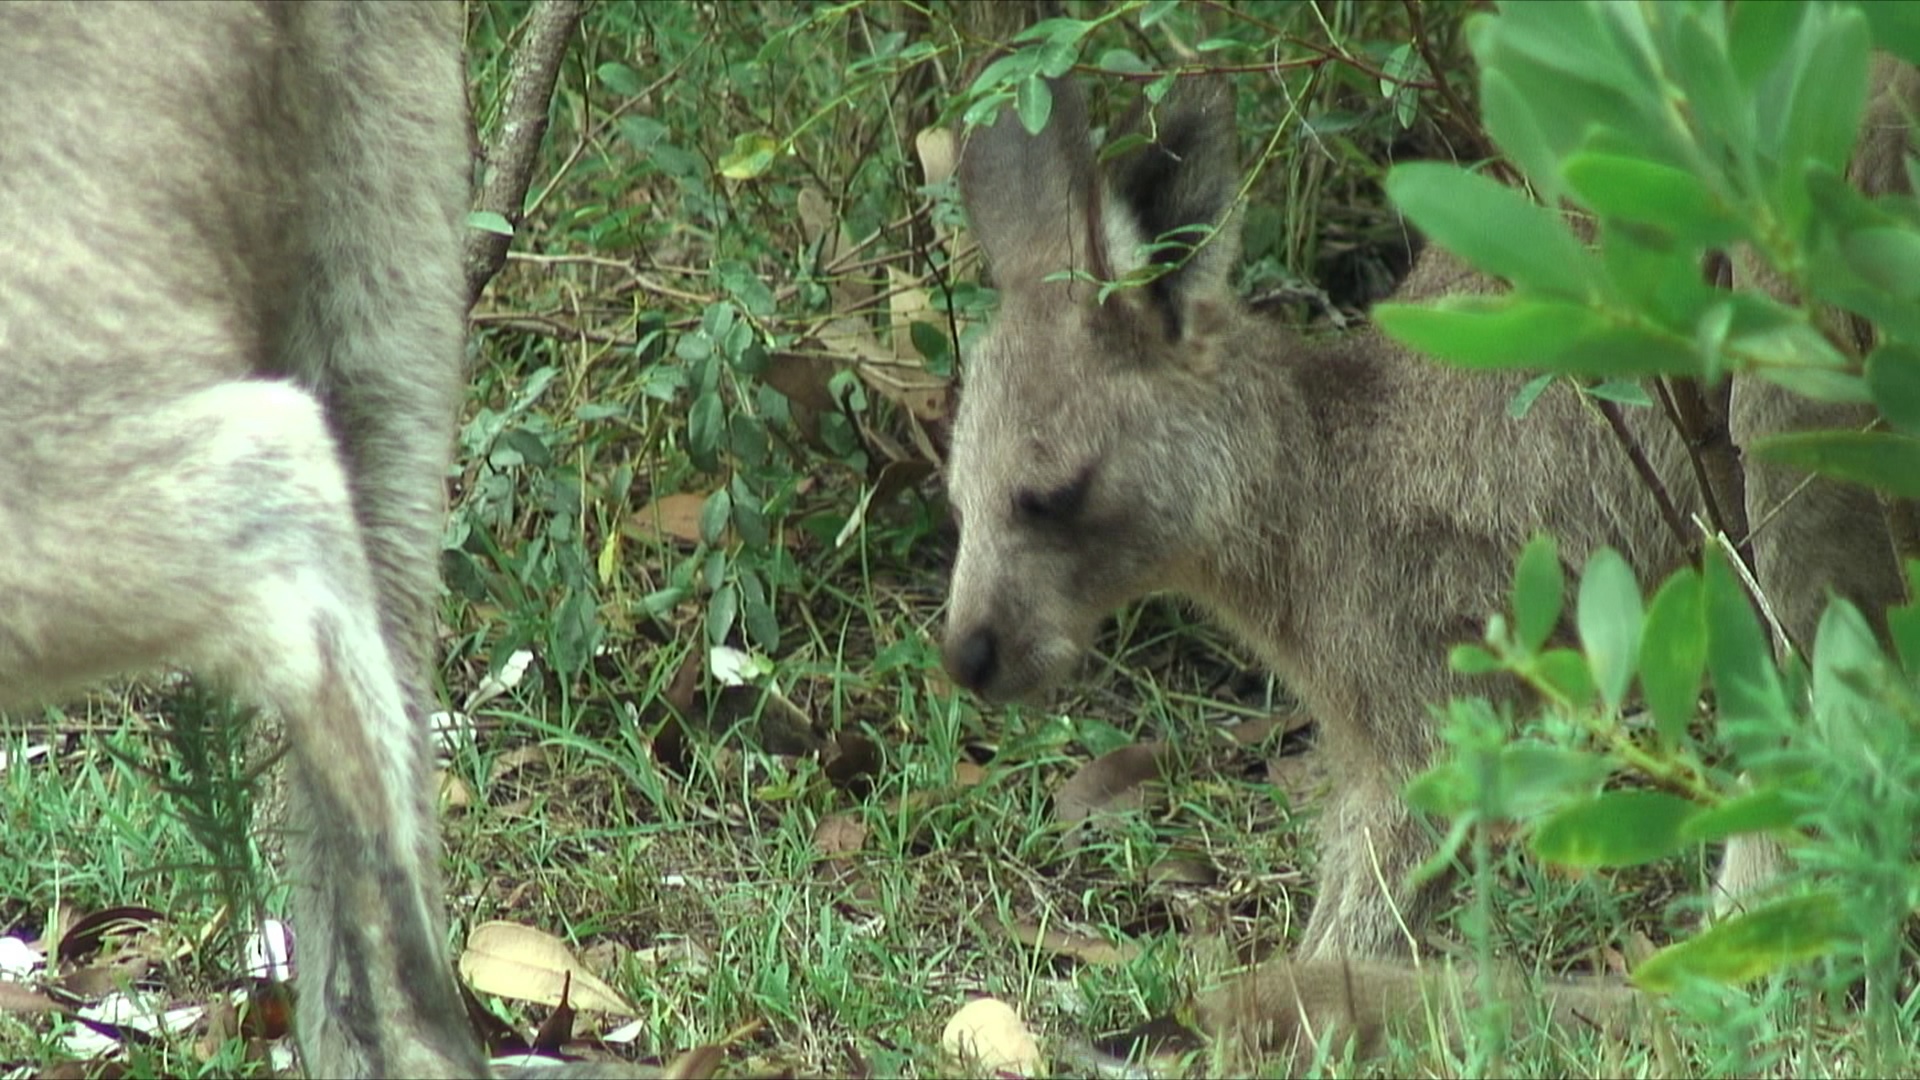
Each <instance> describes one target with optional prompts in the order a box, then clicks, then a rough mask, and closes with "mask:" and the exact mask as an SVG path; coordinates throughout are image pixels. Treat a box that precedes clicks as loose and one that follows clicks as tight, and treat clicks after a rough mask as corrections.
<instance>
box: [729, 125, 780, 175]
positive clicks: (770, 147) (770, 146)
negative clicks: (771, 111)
mask: <svg viewBox="0 0 1920 1080" xmlns="http://www.w3.org/2000/svg"><path fill="white" fill-rule="evenodd" d="M779 151H780V144H779V143H777V142H774V141H773V139H772V138H771V137H769V136H766V135H761V134H758V133H753V132H749V133H745V134H741V135H735V136H734V137H733V147H732V149H730V150H728V151H727V152H726V153H725V154H722V155H720V175H721V176H724V177H726V178H727V179H729V180H752V179H753V178H755V177H757V176H759V175H761V174H762V173H765V172H766V171H767V170H768V169H770V168H772V167H773V158H774V155H775V154H777V153H779Z"/></svg>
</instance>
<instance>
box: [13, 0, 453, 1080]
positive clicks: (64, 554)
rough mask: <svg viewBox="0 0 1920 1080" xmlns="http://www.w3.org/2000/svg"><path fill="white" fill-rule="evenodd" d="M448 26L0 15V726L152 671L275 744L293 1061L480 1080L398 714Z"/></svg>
mask: <svg viewBox="0 0 1920 1080" xmlns="http://www.w3.org/2000/svg"><path fill="white" fill-rule="evenodd" d="M460 46H461V8H460V6H459V5H457V4H411V3H393V4H389V3H366V4H359V3H331V2H317V3H298V4H288V5H285V6H279V5H261V4H255V3H222V2H215V3H163V4H129V5H106V4H95V3H84V4H79V3H49V4H21V3H10V4H5V5H0V192H3V194H0V244H3V245H4V250H3V251H0V703H4V704H16V705H17V704H20V703H23V702H27V701H30V700H35V699H45V698H47V697H49V696H50V695H57V694H61V693H66V692H69V691H71V690H73V689H74V688H76V687H80V686H83V685H84V684H85V683H87V682H88V681H90V680H94V679H98V678H101V677H104V676H108V675H113V674H116V673H121V672H131V671H137V670H140V669H144V668H149V667H152V666H154V665H157V664H161V663H178V664H182V665H185V666H187V667H190V668H192V669H194V670H195V671H197V672H199V673H201V674H202V675H205V676H208V677H211V678H215V679H218V680H221V681H222V682H224V683H225V684H226V685H228V686H230V687H231V688H232V689H233V691H234V693H235V694H236V695H237V696H238V697H240V698H242V699H244V700H245V701H247V702H250V703H254V704H258V705H263V706H268V707H270V708H271V709H273V710H275V711H276V712H277V713H279V714H280V715H281V716H282V717H283V719H284V722H285V725H286V729H287V732H288V736H289V742H290V749H289V761H290V768H291V773H292V776H291V783H292V788H291V795H290V798H291V805H290V809H289V812H288V823H289V828H290V836H289V839H288V851H289V863H290V872H291V873H292V875H293V878H294V885H295V893H294V898H295V899H294V917H295V924H296V927H297V929H298V930H299V931H300V937H299V956H298V960H299V964H300V980H299V981H300V990H301V995H300V1010H299V1028H300V1040H301V1045H302V1048H303V1051H304V1055H305V1058H306V1062H307V1065H308V1067H309V1068H310V1069H312V1070H313V1071H314V1072H315V1073H317V1074H320V1075H328V1076H347V1075H406V1076H430V1075H433V1076H470V1075H476V1074H478V1073H479V1072H481V1071H482V1070H483V1069H484V1060H483V1058H482V1055H481V1052H480V1049H479V1045H478V1042H477V1040H476V1039H475V1037H474V1035H473V1033H472V1031H471V1028H470V1027H469V1025H468V1023H467V1020H466V1017H465V1012H464V1009H463V1006H462V1004H461V1001H460V998H459V995H458V993H457V990H456V987H455V984H454V981H453V975H452V970H451V967H450V965H449V963H448V959H447V955H446V944H445V929H444V914H443V910H442V904H443V900H442V894H441V887H440V875H439V872H438V865H439V857H440V852H439V844H438V834H437V830H436V826H435V822H434V816H433V809H432V806H431V805H430V799H431V797H432V789H431V786H430V785H429V783H428V778H429V769H430V764H431V762H430V759H429V753H428V747H427V744H426V731H425V727H424V724H425V716H426V714H427V711H428V709H429V707H430V703H431V701H432V691H431V667H430V660H431V656H432V651H433V610H434V607H435V604H436V601H437V595H438V570H437V560H438V554H439V546H440V545H439V537H440V530H441V528H442V519H443V514H444V498H445V496H444V483H445V476H446V471H447V467H448V464H449V459H450V454H451V442H452V438H451V436H452V425H453V420H454V415H455V409H456V406H457V402H458V400H459V395H460V393H461V386H462V370H461V365H462V345H461V340H462V333H463V326H464V313H465V303H464V283H463V281H462V278H461V270H460V254H461V238H462V233H461V229H462V219H463V215H464V212H465V209H466V204H467V196H468V183H469V175H468V174H469V168H470V157H469V145H468V138H469V136H468V128H467V121H466V99H465V83H464V68H463V64H462V61H461V52H460Z"/></svg>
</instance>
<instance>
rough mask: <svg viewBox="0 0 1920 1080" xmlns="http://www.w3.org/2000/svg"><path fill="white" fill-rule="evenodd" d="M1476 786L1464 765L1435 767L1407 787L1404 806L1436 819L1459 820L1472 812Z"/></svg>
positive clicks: (1449, 763)
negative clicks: (1463, 815)
mask: <svg viewBox="0 0 1920 1080" xmlns="http://www.w3.org/2000/svg"><path fill="white" fill-rule="evenodd" d="M1475 789H1476V785H1475V784H1474V782H1473V777H1472V775H1471V774H1469V773H1468V772H1467V769H1466V767H1465V766H1464V765H1461V764H1460V763H1459V762H1457V761H1449V762H1445V763H1443V764H1440V765H1436V766H1434V767H1433V768H1431V769H1428V770H1427V771H1426V772H1423V773H1421V774H1420V775H1419V776H1416V777H1414V778H1413V779H1412V780H1411V781H1409V782H1408V783H1407V789H1406V800H1407V805H1408V806H1411V807H1413V808H1414V809H1415V810H1418V811H1420V812H1422V813H1426V814H1432V815H1434V816H1435V817H1443V818H1452V817H1459V816H1460V815H1461V814H1464V813H1466V812H1467V811H1468V810H1471V809H1472V808H1473V805H1474V803H1475V802H1476V801H1478V800H1477V797H1476V790H1475Z"/></svg>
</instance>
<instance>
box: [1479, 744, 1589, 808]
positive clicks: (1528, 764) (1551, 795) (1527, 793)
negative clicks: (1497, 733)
mask: <svg viewBox="0 0 1920 1080" xmlns="http://www.w3.org/2000/svg"><path fill="white" fill-rule="evenodd" d="M1612 771H1613V766H1612V765H1611V764H1609V763H1608V761H1607V759H1606V758H1604V757H1601V756H1600V755H1598V754H1594V753H1589V752H1587V751H1585V750H1565V749H1561V748H1560V747H1557V746H1542V745H1540V744H1539V743H1514V744H1512V745H1510V746H1507V747H1506V748H1504V749H1502V750H1501V751H1500V773H1499V775H1500V806H1499V810H1500V813H1502V814H1504V815H1506V816H1508V817H1512V818H1517V819H1520V820H1522V821H1525V820H1527V819H1530V818H1534V817H1538V816H1539V815H1541V814H1543V813H1546V812H1548V811H1550V810H1554V809H1556V808H1557V807H1560V806H1562V805H1563V804H1565V803H1567V802H1568V801H1570V800H1573V799H1585V798H1588V797H1590V796H1591V795H1592V794H1593V791H1594V789H1595V788H1597V787H1599V786H1600V784H1601V782H1602V781H1604V780H1605V779H1606V778H1607V774H1608V773H1610V772H1612Z"/></svg>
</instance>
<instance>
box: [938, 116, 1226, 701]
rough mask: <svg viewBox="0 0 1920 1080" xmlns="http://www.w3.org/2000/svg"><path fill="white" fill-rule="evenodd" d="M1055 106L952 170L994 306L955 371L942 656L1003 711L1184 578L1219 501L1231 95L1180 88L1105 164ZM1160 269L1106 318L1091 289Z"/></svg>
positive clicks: (1082, 126) (1066, 670)
mask: <svg viewBox="0 0 1920 1080" xmlns="http://www.w3.org/2000/svg"><path fill="white" fill-rule="evenodd" d="M1052 91H1053V103H1054V104H1053V112H1052V116H1051V119H1050V120H1049V122H1048V124H1047V126H1046V128H1045V130H1043V131H1042V132H1041V133H1040V134H1039V135H1037V136H1034V135H1028V134H1027V133H1026V131H1025V129H1024V128H1022V126H1021V124H1020V122H1019V120H1018V119H1017V118H1016V117H1015V115H1014V114H1013V113H1012V112H1011V111H1005V112H1003V113H1002V114H1001V115H1000V117H999V119H998V121H997V122H996V123H994V124H993V125H992V126H991V127H987V128H982V129H980V130H978V131H976V132H975V133H974V134H973V135H972V137H971V138H970V139H969V140H968V141H967V143H966V145H965V147H964V148H963V150H962V153H961V159H960V166H959V175H960V191H961V195H962V198H963V199H964V201H965V203H966V208H967V215H968V218H969V219H970V221H971V223H972V227H973V231H974V234H975V236H976V237H978V239H979V241H980V245H981V248H982V250H983V251H984V252H985V254H986V257H987V262H988V264H989V266H990V268H991V269H992V272H993V279H994V284H995V286H996V287H997V289H998V290H999V294H1000V309H999V312H998V315H997V316H996V318H995V320H994V322H993V325H992V326H991V327H990V328H989V330H988V332H987V334H986V335H985V336H984V337H983V338H982V339H981V341H980V342H979V344H978V347H977V348H975V349H974V350H972V352H971V353H970V354H969V355H968V357H967V359H966V369H965V388H964V390H963V392H962V395H961V401H960V410H959V415H958V417H957V419H956V421H955V426H954V432H953V447H952V453H951V456H950V460H949V462H948V468H949V472H948V478H947V483H948V490H949V493H950V495H951V499H952V503H953V506H954V510H955V512H956V514H957V515H958V517H959V522H960V555H959V561H958V564H957V565H956V566H955V568H954V574H953V585H952V591H951V595H950V597H949V614H948V622H947V631H946V641H945V646H944V650H945V660H946V666H947V670H948V671H949V673H951V674H952V676H953V677H954V679H955V680H956V681H958V682H959V683H960V684H961V685H963V686H965V687H967V688H969V689H971V690H973V691H975V692H977V693H979V694H981V695H982V696H984V697H987V698H990V699H996V700H1004V699H1017V698H1026V697H1032V696H1035V695H1037V694H1039V693H1041V692H1042V691H1045V690H1048V689H1050V688H1052V687H1053V686H1054V685H1056V684H1057V683H1059V682H1060V681H1061V680H1063V679H1064V678H1065V677H1066V676H1067V675H1068V674H1070V673H1071V671H1072V669H1073V667H1074V665H1075V663H1076V661H1078V659H1079V658H1080V656H1081V654H1082V653H1083V652H1084V651H1085V650H1086V648H1087V647H1088V645H1089V644H1090V643H1091V640H1092V638H1093V635H1094V633H1095V631H1096V630H1097V629H1098V628H1099V625H1100V622H1101V619H1102V618H1103V617H1104V616H1105V615H1106V614H1107V613H1108V612H1110V611H1111V610H1112V609H1113V608H1115V607H1116V606H1118V605H1120V604H1123V603H1125V602H1127V601H1129V600H1133V599H1136V598H1138V597H1140V596H1143V595H1145V594H1147V593H1150V592H1155V591H1159V590H1163V589H1180V588H1182V587H1183V586H1185V585H1186V584H1187V583H1188V582H1190V581H1192V580H1193V575H1194V574H1195V573H1196V572H1197V571H1198V568H1199V567H1200V565H1201V561H1202V559H1203V557H1204V556H1205V555H1206V553H1208V552H1209V551H1211V550H1213V549H1215V548H1217V546H1218V545H1219V544H1220V543H1221V542H1222V537H1221V536H1220V530H1221V529H1222V528H1223V527H1224V526H1225V525H1226V523H1227V522H1228V521H1230V515H1231V513H1232V506H1233V500H1232V498H1231V487H1232V484H1233V479H1234V473H1235V469H1236V463H1235V461H1234V460H1233V457H1234V455H1233V453H1232V446H1233V443H1234V441H1235V436H1234V433H1233V431H1232V430H1231V429H1232V428H1233V427H1234V426H1235V425H1236V421H1235V419H1234V412H1235V405H1236V400H1235V398H1236V393H1237V390H1238V388H1236V387H1234V386H1233V385H1231V383H1232V380H1231V379H1228V378H1225V377H1223V375H1222V373H1221V371H1220V365H1221V361H1222V358H1223V357H1224V356H1226V355H1227V354H1228V350H1229V349H1230V348H1231V347H1232V346H1231V343H1230V341H1229V339H1230V338H1232V337H1234V336H1235V331H1236V330H1237V329H1238V328H1239V327H1241V326H1243V325H1244V320H1245V319H1246V318H1247V317H1246V316H1245V315H1244V314H1243V313H1242V311H1241V309H1240V308H1239V306H1238V302H1237V300H1236V299H1235V298H1234V296H1233V293H1232V291H1231V288H1230V286H1229V283H1228V281H1227V277H1228V274H1229V272H1230V271H1231V269H1232V267H1233V265H1234V263H1235V261H1236V259H1237V255H1238V234H1237V231H1236V230H1237V218H1230V216H1229V211H1230V209H1231V208H1232V205H1233V199H1234V193H1235V190H1236V188H1237V185H1238V180H1239V176H1238V172H1237V170H1236V168H1235V166H1234V163H1233V158H1234V154H1233V138H1234V136H1233V102H1232V97H1231V95H1230V93H1229V92H1228V90H1227V88H1226V86H1225V85H1223V84H1221V83H1219V82H1218V81H1216V80H1206V81H1200V82H1196V81H1191V80H1190V81H1187V82H1183V83H1181V84H1180V85H1179V86H1178V87H1177V88H1176V89H1175V90H1174V91H1173V93H1171V94H1170V95H1169V96H1168V97H1167V99H1166V100H1165V101H1163V102H1162V103H1161V104H1160V106H1159V107H1157V108H1154V109H1151V110H1147V109H1144V108H1143V109H1140V110H1136V112H1137V115H1136V117H1135V118H1134V119H1133V120H1131V121H1128V122H1126V123H1123V124H1122V125H1120V130H1121V131H1122V132H1131V133H1133V134H1138V135H1140V136H1143V137H1144V138H1145V143H1144V145H1142V144H1141V140H1140V139H1133V138H1128V139H1126V142H1127V143H1128V144H1131V145H1132V146H1133V149H1132V150H1131V151H1125V152H1123V153H1121V154H1120V155H1118V156H1117V157H1115V159H1114V160H1112V161H1110V162H1108V163H1107V165H1106V166H1105V167H1098V166H1096V162H1095V155H1094V148H1093V146H1092V144H1091V137H1090V132H1089V129H1088V125H1087V115H1086V105H1085V102H1084V100H1083V99H1082V97H1081V95H1080V93H1079V91H1078V89H1077V88H1076V86H1075V85H1074V84H1073V83H1071V82H1068V81H1055V82H1054V83H1052ZM1165 241H1172V242H1171V243H1165ZM1156 245H1157V246H1156ZM1194 245H1198V246H1197V247H1196V246H1194ZM1155 265H1157V266H1158V267H1159V268H1166V267H1173V269H1171V270H1169V271H1168V272H1167V273H1165V274H1163V275H1162V276H1160V277H1158V278H1156V279H1155V280H1153V282H1152V283H1151V284H1149V285H1145V286H1142V287H1137V288H1123V289H1119V290H1116V291H1114V292H1113V293H1112V294H1111V295H1109V296H1108V297H1107V299H1106V301H1105V302H1104V303H1102V302H1099V301H1098V299H1097V295H1098V291H1099V286H1098V285H1097V284H1094V283H1091V282H1090V281H1088V280H1086V279H1087V277H1089V276H1090V277H1092V278H1094V279H1098V280H1102V281H1111V280H1115V279H1119V278H1121V277H1122V276H1124V275H1127V274H1129V273H1131V272H1134V271H1137V270H1140V269H1142V268H1143V267H1150V266H1155ZM1064 271H1075V272H1077V273H1076V274H1075V275H1074V279H1073V280H1067V279H1065V277H1064V275H1063V274H1062V272H1064ZM1245 409H1246V405H1245V404H1244V403H1241V404H1240V405H1239V411H1241V412H1242V413H1244V411H1245ZM1238 468H1242V469H1244V468H1245V465H1244V463H1241V464H1239V465H1238Z"/></svg>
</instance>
